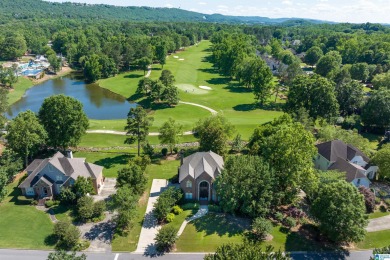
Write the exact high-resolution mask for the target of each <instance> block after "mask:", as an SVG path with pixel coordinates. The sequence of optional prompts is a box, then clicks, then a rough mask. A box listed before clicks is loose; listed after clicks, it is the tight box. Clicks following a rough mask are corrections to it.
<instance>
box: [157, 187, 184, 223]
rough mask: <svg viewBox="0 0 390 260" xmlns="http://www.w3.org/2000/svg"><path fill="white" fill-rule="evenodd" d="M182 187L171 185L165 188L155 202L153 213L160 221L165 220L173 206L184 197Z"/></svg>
mask: <svg viewBox="0 0 390 260" xmlns="http://www.w3.org/2000/svg"><path fill="white" fill-rule="evenodd" d="M182 196H183V194H182V191H181V190H180V189H176V188H174V187H169V188H168V189H166V190H164V191H163V192H162V193H161V194H160V196H159V197H158V199H157V202H156V203H155V204H154V208H153V214H154V216H155V217H156V218H157V220H158V221H164V220H165V219H166V217H167V215H168V214H169V213H170V212H171V211H172V208H173V206H174V205H175V204H176V203H177V202H178V201H179V200H180V199H181V198H182Z"/></svg>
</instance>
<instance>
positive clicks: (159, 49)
mask: <svg viewBox="0 0 390 260" xmlns="http://www.w3.org/2000/svg"><path fill="white" fill-rule="evenodd" d="M167 55H168V51H167V48H166V47H165V44H159V45H157V46H156V59H157V60H158V62H159V63H160V64H161V67H162V68H164V65H165V63H166V60H167Z"/></svg>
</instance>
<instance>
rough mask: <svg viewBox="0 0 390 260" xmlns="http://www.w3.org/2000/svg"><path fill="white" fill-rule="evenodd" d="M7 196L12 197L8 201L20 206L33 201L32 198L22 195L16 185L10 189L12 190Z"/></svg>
mask: <svg viewBox="0 0 390 260" xmlns="http://www.w3.org/2000/svg"><path fill="white" fill-rule="evenodd" d="M8 197H12V198H11V199H10V200H9V202H12V203H14V204H15V205H20V206H23V205H31V202H32V201H33V198H29V197H25V196H23V195H22V192H21V191H20V189H19V188H18V187H17V186H16V187H14V188H13V189H12V192H11V193H10V194H9V195H8Z"/></svg>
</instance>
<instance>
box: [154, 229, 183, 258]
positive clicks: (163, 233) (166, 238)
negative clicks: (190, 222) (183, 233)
mask: <svg viewBox="0 0 390 260" xmlns="http://www.w3.org/2000/svg"><path fill="white" fill-rule="evenodd" d="M154 240H155V241H156V249H157V250H158V251H159V252H169V251H170V250H171V249H172V246H173V245H174V244H175V243H176V240H177V230H176V229H175V228H174V227H172V226H163V227H162V228H161V229H160V230H159V232H158V233H157V235H156V238H155V239H154Z"/></svg>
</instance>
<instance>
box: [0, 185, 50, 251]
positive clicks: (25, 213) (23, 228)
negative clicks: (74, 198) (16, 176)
mask: <svg viewBox="0 0 390 260" xmlns="http://www.w3.org/2000/svg"><path fill="white" fill-rule="evenodd" d="M16 186H17V181H15V182H14V183H12V184H11V185H9V190H10V191H12V192H11V193H10V194H9V195H8V196H7V197H6V198H5V200H4V201H3V202H2V203H1V204H0V247H2V248H24V249H51V248H52V246H50V245H47V244H45V238H46V237H47V236H49V235H50V234H51V233H52V231H53V224H52V223H51V221H50V219H49V216H48V215H47V214H46V213H44V212H42V211H39V210H37V209H36V208H35V207H34V206H31V205H30V200H23V198H24V197H21V196H20V190H19V189H18V188H17V187H16ZM18 196H20V197H18Z"/></svg>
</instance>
